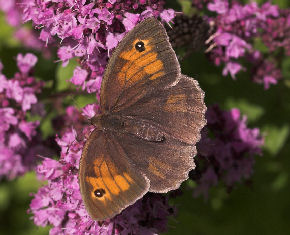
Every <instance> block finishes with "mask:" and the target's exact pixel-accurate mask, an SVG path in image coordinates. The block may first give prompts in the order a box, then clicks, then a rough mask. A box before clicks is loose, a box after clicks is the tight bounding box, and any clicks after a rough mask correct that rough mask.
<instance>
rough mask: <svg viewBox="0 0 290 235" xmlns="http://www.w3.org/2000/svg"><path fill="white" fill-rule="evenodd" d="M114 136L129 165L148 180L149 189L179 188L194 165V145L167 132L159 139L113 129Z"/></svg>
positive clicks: (162, 190)
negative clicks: (146, 138) (142, 137)
mask: <svg viewBox="0 0 290 235" xmlns="http://www.w3.org/2000/svg"><path fill="white" fill-rule="evenodd" d="M115 139H116V140H117V143H118V144H119V145H120V147H121V148H122V149H123V151H124V152H125V153H126V155H127V156H128V158H129V161H130V162H131V163H132V165H134V166H135V168H136V169H138V170H139V171H140V172H142V173H144V174H145V175H146V177H147V178H148V179H149V181H150V188H149V191H150V192H158V193H166V192H168V191H170V190H174V189H177V188H179V186H180V184H181V183H182V182H183V181H184V180H186V179H187V178H188V172H189V171H190V170H192V169H194V167H195V164H194V160H193V157H194V155H195V154H196V148H195V146H192V145H188V144H185V143H182V142H180V141H178V140H175V139H173V138H171V137H170V136H167V137H166V138H165V140H163V141H160V142H157V141H156V142H155V141H148V140H144V139H141V138H138V137H136V136H134V135H130V134H129V135H128V134H122V133H116V134H115Z"/></svg>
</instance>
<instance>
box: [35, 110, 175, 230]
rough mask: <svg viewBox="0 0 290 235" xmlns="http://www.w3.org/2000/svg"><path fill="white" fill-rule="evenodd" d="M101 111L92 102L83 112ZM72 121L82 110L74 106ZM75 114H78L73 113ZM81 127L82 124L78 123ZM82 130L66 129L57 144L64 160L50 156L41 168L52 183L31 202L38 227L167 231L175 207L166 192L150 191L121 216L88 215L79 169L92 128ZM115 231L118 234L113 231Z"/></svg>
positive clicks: (42, 177) (41, 175)
mask: <svg viewBox="0 0 290 235" xmlns="http://www.w3.org/2000/svg"><path fill="white" fill-rule="evenodd" d="M96 110H97V107H96V106H94V105H88V106H86V107H85V108H84V110H83V115H84V116H86V117H92V116H93V115H94V113H95V111H96ZM67 112H68V116H67V119H66V120H69V119H71V118H73V117H74V116H75V114H77V113H78V111H77V110H76V109H74V108H72V107H69V108H68V109H67ZM72 113H74V115H71V114H72ZM76 126H79V125H76ZM79 127H80V129H78V130H75V129H73V128H69V129H66V131H64V134H63V136H62V137H61V138H57V143H58V145H59V147H60V148H61V157H60V160H59V161H57V160H53V159H49V158H46V159H44V160H43V162H42V163H41V164H40V165H39V166H38V167H37V175H38V177H39V179H40V180H46V181H47V182H48V184H47V185H46V186H43V187H42V188H40V189H39V190H38V192H37V193H36V194H35V195H34V198H33V200H32V202H31V204H30V212H31V213H32V214H33V219H34V223H35V224H36V225H38V226H46V225H51V226H52V229H51V230H50V235H54V234H141V235H142V234H144V235H145V234H146V235H147V234H156V233H159V232H164V231H165V230H166V225H167V221H168V216H170V215H172V214H173V213H174V209H173V208H172V207H170V206H169V205H168V202H167V199H166V198H165V197H164V196H162V195H157V194H147V195H146V196H145V197H144V198H142V199H140V200H139V201H137V202H136V203H135V204H134V205H132V206H130V207H128V208H127V209H125V210H124V211H123V212H122V213H121V214H120V215H118V216H116V217H115V218H113V219H111V220H107V221H105V222H103V223H101V224H100V223H98V222H97V221H94V220H92V219H91V218H90V217H89V215H88V214H87V212H86V210H85V207H84V204H83V201H82V198H81V194H80V190H79V184H78V168H79V160H80V157H81V152H82V148H83V145H84V142H85V138H81V140H80V141H78V139H79V136H82V137H83V136H88V135H89V133H90V131H91V127H89V126H84V125H82V127H81V126H79ZM113 230H114V233H113Z"/></svg>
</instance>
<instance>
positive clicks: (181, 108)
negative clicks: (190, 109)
mask: <svg viewBox="0 0 290 235" xmlns="http://www.w3.org/2000/svg"><path fill="white" fill-rule="evenodd" d="M164 110H165V111H168V112H187V103H186V95H185V94H176V95H170V96H169V98H168V100H167V101H166V104H165V107H164Z"/></svg>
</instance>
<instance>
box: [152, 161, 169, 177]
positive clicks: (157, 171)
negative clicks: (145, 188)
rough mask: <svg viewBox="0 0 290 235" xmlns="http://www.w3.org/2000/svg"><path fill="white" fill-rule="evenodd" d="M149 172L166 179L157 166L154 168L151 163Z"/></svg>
mask: <svg viewBox="0 0 290 235" xmlns="http://www.w3.org/2000/svg"><path fill="white" fill-rule="evenodd" d="M148 170H149V171H150V172H152V173H153V174H154V175H156V176H158V177H160V178H162V179H164V178H165V176H164V175H163V174H162V173H161V172H160V171H159V170H158V169H157V167H156V166H154V165H153V164H152V163H151V162H150V163H149V167H148Z"/></svg>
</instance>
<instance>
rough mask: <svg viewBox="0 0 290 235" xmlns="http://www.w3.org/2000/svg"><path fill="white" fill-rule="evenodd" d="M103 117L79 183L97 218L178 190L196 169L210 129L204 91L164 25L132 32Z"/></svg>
mask: <svg viewBox="0 0 290 235" xmlns="http://www.w3.org/2000/svg"><path fill="white" fill-rule="evenodd" d="M100 106H101V114H100V115H98V116H95V117H93V118H92V119H91V122H92V124H94V125H95V130H94V131H93V132H92V133H91V135H90V137H89V138H88V140H87V142H86V144H85V146H84V148H83V152H82V158H81V160H80V170H79V184H80V190H81V193H82V197H83V201H84V204H85V207H86V209H87V211H88V213H89V215H90V216H91V217H92V218H93V219H95V220H104V219H107V218H111V217H113V216H114V215H116V214H118V213H120V212H121V211H122V210H123V209H124V208H126V207H127V206H129V205H131V204H133V203H134V202H135V201H136V200H138V199H139V198H141V197H142V196H143V195H144V194H145V193H146V192H148V191H150V192H157V193H165V192H168V191H170V190H173V189H177V188H178V187H179V186H180V184H181V183H182V182H183V181H184V180H186V179H187V178H188V173H189V171H190V170H192V169H194V167H195V165H194V161H193V157H194V156H195V155H196V147H195V144H196V142H197V141H198V140H199V139H200V131H201V129H202V127H203V126H204V125H205V123H206V121H205V110H206V106H205V104H204V93H203V91H202V90H201V89H200V87H199V85H198V83H197V81H195V80H194V79H192V78H189V77H187V76H185V75H182V74H181V73H180V67H179V64H178V61H177V59H176V55H175V53H174V51H173V49H172V47H171V45H170V43H169V41H168V37H167V34H166V32H165V30H164V28H163V26H162V25H161V24H160V23H159V22H158V21H157V20H156V19H154V18H149V19H146V20H144V21H143V22H141V23H140V24H138V25H137V26H136V27H135V28H134V29H133V30H132V31H130V32H129V33H128V34H127V35H126V36H125V38H124V39H123V40H122V41H121V42H120V44H119V45H118V46H117V48H116V49H115V51H114V53H113V55H112V57H111V58H110V61H109V63H108V66H107V68H106V71H105V74H104V78H103V81H102V86H101V95H100Z"/></svg>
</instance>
